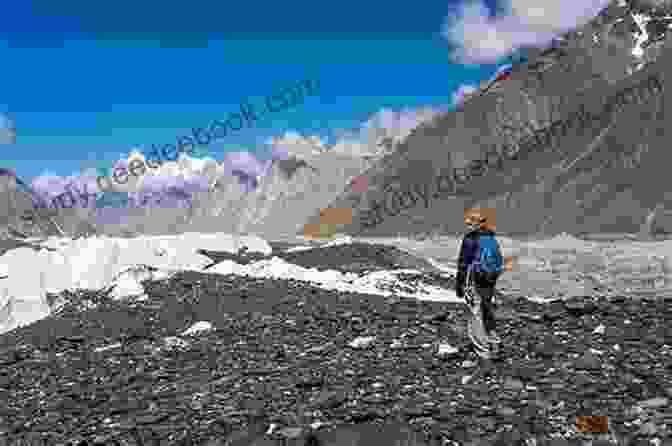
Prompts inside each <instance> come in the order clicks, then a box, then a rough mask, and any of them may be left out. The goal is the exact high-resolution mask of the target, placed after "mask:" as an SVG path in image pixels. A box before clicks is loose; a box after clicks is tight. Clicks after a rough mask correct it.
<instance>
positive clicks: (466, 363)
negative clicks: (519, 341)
mask: <svg viewBox="0 0 672 446" xmlns="http://www.w3.org/2000/svg"><path fill="white" fill-rule="evenodd" d="M462 367H463V368H465V369H468V368H471V367H476V362H474V361H469V360H468V359H465V360H464V361H462ZM669 390H670V392H672V388H670V389H669Z"/></svg>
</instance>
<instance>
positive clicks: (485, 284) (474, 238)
mask: <svg viewBox="0 0 672 446" xmlns="http://www.w3.org/2000/svg"><path fill="white" fill-rule="evenodd" d="M481 234H483V235H493V236H494V235H495V233H494V232H492V231H490V230H484V229H479V230H477V231H471V232H469V233H467V234H466V235H465V236H464V239H463V240H462V246H461V247H460V255H459V257H458V259H457V278H456V279H457V280H456V283H455V292H456V293H457V296H458V297H460V298H462V297H464V286H465V284H466V280H467V268H469V267H470V266H473V265H474V263H475V262H477V261H478V257H479V244H478V241H479V238H480V236H481ZM498 278H499V273H481V272H476V273H475V274H474V281H475V283H476V286H477V287H478V288H494V286H495V284H496V283H497V279H498Z"/></svg>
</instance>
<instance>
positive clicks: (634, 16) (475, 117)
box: [307, 1, 672, 236]
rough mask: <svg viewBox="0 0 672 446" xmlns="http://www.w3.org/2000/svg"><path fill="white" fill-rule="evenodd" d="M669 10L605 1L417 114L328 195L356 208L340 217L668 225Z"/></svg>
mask: <svg viewBox="0 0 672 446" xmlns="http://www.w3.org/2000/svg"><path fill="white" fill-rule="evenodd" d="M671 13H672V6H671V5H670V4H669V2H664V1H637V2H634V1H633V2H624V1H615V2H613V3H611V4H610V5H609V6H608V7H607V8H605V9H604V10H603V11H602V12H601V13H600V14H599V15H598V16H597V17H595V18H594V19H593V20H592V21H590V22H589V23H587V24H586V25H585V26H583V27H580V28H577V29H575V30H573V31H571V32H568V33H566V34H565V35H562V36H561V37H560V38H559V39H558V40H557V41H556V45H555V46H554V47H551V48H548V49H530V50H529V51H528V52H527V60H526V61H524V62H521V63H516V64H514V66H513V67H512V69H511V75H510V77H508V78H507V79H505V80H502V81H500V82H497V83H496V85H494V86H492V85H489V84H488V85H485V84H486V83H484V85H482V86H481V89H482V90H487V91H481V94H474V95H470V96H469V98H467V100H466V101H465V102H464V103H462V104H461V105H460V106H459V107H458V108H457V109H456V110H454V111H451V112H447V113H441V114H439V115H437V116H436V117H435V118H434V119H432V120H431V121H430V122H427V123H425V124H423V125H421V126H419V127H418V128H416V129H415V130H414V131H413V132H411V134H410V135H409V136H408V137H407V138H406V139H405V140H404V141H403V142H402V143H401V144H399V145H397V146H396V148H395V150H394V151H393V153H391V154H389V155H387V156H385V157H384V158H383V159H381V160H380V161H378V162H376V163H375V165H374V166H372V167H371V168H370V169H369V170H368V171H367V172H366V174H365V175H366V177H367V178H368V183H369V185H370V187H369V189H368V190H367V191H366V192H364V193H357V192H353V191H348V192H346V193H344V194H343V195H341V196H340V197H339V198H338V199H337V200H334V201H333V202H331V203H325V206H324V207H332V208H345V207H351V208H353V210H354V212H353V214H354V216H355V217H354V219H353V222H352V224H349V225H343V226H341V227H340V228H339V231H340V232H343V233H346V234H350V235H362V236H390V235H392V236H396V235H397V234H399V233H401V234H412V233H418V232H428V231H438V232H441V233H444V234H451V233H459V232H462V231H463V230H464V225H463V211H464V209H465V208H467V207H483V208H490V209H491V210H492V212H493V215H496V222H495V223H496V228H497V230H498V232H500V233H505V234H509V235H528V236H529V235H544V236H549V235H555V234H558V233H562V232H566V233H569V234H582V233H606V232H609V233H613V232H615V233H632V232H635V233H637V232H640V231H642V230H644V232H646V231H647V227H648V229H650V230H651V231H654V232H655V231H664V232H668V231H669V232H672V221H666V215H667V214H668V213H667V211H666V209H669V208H671V206H670V204H672V203H670V200H669V199H670V198H672V196H671V195H670V194H671V193H672V186H670V185H668V184H666V183H665V178H667V177H668V176H669V174H668V171H669V167H668V166H669V165H670V155H669V144H668V142H667V140H666V137H665V124H666V122H665V113H664V107H665V104H666V102H668V99H667V98H668V97H669V93H667V90H668V89H669V88H670V87H669V85H668V84H667V79H669V77H670V76H671V75H672V72H671V71H670V65H671V64H672V49H671V48H670V46H671V43H670V39H669V32H668V30H669V28H670V26H671V25H670V23H672V15H670V14H671ZM535 138H536V139H535ZM486 159H487V162H488V163H489V164H490V165H491V166H492V167H488V168H487V169H484V167H483V164H482V163H479V160H486ZM499 160H502V162H501V165H500V164H498V161H499ZM497 166H499V167H497ZM465 167H467V169H468V172H470V177H471V178H469V179H467V180H466V182H463V184H462V185H461V186H460V184H459V183H456V182H455V181H454V175H453V174H454V172H457V173H458V174H460V175H458V177H459V178H458V179H459V180H462V174H463V173H464V170H460V169H464V168H465ZM454 169H458V170H457V171H455V170H454ZM451 176H452V177H453V180H451ZM319 218H320V217H319V215H318V214H317V213H316V214H314V215H313V216H312V217H311V218H310V219H309V220H308V221H307V223H309V224H311V223H312V224H314V223H318V222H319ZM647 222H648V225H647Z"/></svg>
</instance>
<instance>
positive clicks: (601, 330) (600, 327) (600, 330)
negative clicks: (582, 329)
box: [593, 324, 606, 335]
mask: <svg viewBox="0 0 672 446" xmlns="http://www.w3.org/2000/svg"><path fill="white" fill-rule="evenodd" d="M605 331H606V327H605V326H604V325H603V324H600V325H598V326H597V327H595V330H593V333H595V334H599V335H603V334H604V333H605Z"/></svg>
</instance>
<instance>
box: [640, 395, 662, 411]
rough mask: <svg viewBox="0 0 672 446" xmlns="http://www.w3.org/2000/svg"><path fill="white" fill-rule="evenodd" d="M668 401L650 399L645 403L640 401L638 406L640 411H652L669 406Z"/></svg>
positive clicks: (658, 398) (659, 398)
mask: <svg viewBox="0 0 672 446" xmlns="http://www.w3.org/2000/svg"><path fill="white" fill-rule="evenodd" d="M669 402H670V400H668V399H667V398H663V397H657V398H651V399H648V400H645V401H640V402H639V404H638V406H639V407H641V408H642V409H654V408H659V407H665V406H667V405H668V404H669Z"/></svg>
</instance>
